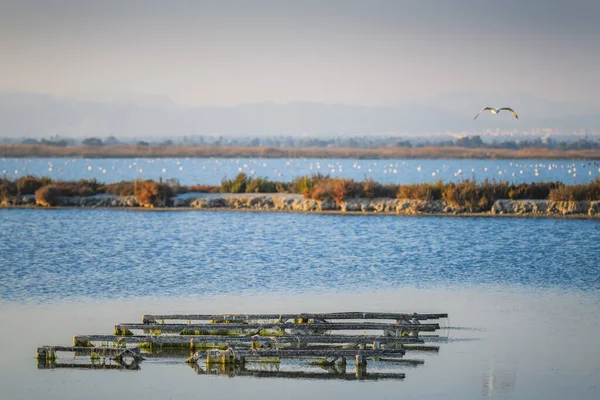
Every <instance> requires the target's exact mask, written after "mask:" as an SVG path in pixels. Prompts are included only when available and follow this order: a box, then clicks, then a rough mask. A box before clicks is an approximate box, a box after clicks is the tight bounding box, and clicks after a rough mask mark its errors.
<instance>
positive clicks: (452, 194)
mask: <svg viewBox="0 0 600 400" xmlns="http://www.w3.org/2000/svg"><path fill="white" fill-rule="evenodd" d="M481 197H482V196H480V191H479V188H478V187H477V183H476V182H475V180H474V179H473V180H465V181H462V182H459V183H453V182H450V183H449V184H448V185H447V186H446V188H445V190H444V191H443V193H442V199H443V200H445V201H446V202H447V203H448V204H451V205H453V206H455V207H461V208H464V209H466V210H467V211H470V212H474V211H478V210H479V208H480V207H479V204H480V200H481ZM485 201H486V202H487V199H486V200H485Z"/></svg>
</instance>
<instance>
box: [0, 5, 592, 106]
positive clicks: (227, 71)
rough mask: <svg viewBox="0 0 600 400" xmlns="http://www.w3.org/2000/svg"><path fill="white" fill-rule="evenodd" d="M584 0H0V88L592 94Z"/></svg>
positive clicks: (376, 98) (387, 95)
mask: <svg viewBox="0 0 600 400" xmlns="http://www.w3.org/2000/svg"><path fill="white" fill-rule="evenodd" d="M599 17H600V1H598V0H588V1H583V0H571V1H555V0H530V1H528V0H521V1H519V0H504V1H501V2H500V1H499V2H492V1H487V0H453V1H450V0H439V1H427V0H420V1H415V0H412V1H402V0H389V1H384V0H369V1H352V0H329V1H327V0H319V1H286V0H280V1H259V0H252V1H250V0H248V1H243V0H241V1H226V0H220V1H176V0H175V1H151V0H147V1H110V0H108V1H107V0H104V1H100V0H97V1H85V0H80V1H58V0H39V1H26V0H14V1H6V0H0V89H2V90H11V91H30V92H42V93H50V94H54V95H64V96H74V97H88V98H89V97H95V96H105V95H112V94H114V93H127V94H129V93H132V94H152V95H164V96H168V97H169V98H171V99H172V100H174V101H175V102H177V103H181V104H186V105H232V104H239V103H245V102H258V101H265V100H272V101H277V102H287V101H319V102H342V103H357V104H393V103H395V102H399V101H406V100H411V99H414V98H421V97H429V96H435V95H437V94H440V93H443V92H449V91H460V92H464V91H476V92H494V93H500V94H508V93H511V92H529V93H531V94H534V95H537V96H541V97H547V98H552V99H566V100H573V101H579V102H586V101H587V102H595V103H596V104H597V103H600V101H598V100H597V98H598V97H599V96H598V93H599V89H600V74H599V73H598V70H600V24H598V18H599Z"/></svg>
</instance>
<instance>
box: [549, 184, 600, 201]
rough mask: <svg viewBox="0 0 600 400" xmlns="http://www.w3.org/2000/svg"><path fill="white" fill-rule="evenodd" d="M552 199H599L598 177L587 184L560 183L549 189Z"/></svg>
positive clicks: (599, 185)
mask: <svg viewBox="0 0 600 400" xmlns="http://www.w3.org/2000/svg"><path fill="white" fill-rule="evenodd" d="M548 197H549V199H550V200H552V201H578V200H592V201H593V200H600V178H596V179H594V180H593V181H592V182H591V183H589V184H587V185H570V186H566V185H562V186H558V187H556V188H554V189H552V190H550V194H549V196H548Z"/></svg>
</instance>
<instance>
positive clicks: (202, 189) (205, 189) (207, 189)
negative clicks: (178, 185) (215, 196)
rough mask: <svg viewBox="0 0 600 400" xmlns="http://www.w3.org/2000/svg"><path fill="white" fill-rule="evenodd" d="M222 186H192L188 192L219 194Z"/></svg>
mask: <svg viewBox="0 0 600 400" xmlns="http://www.w3.org/2000/svg"><path fill="white" fill-rule="evenodd" d="M219 189H220V186H211V185H192V186H187V190H188V192H192V193H219Z"/></svg>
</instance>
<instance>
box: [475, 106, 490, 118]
mask: <svg viewBox="0 0 600 400" xmlns="http://www.w3.org/2000/svg"><path fill="white" fill-rule="evenodd" d="M486 110H493V108H492V107H484V108H482V109H481V111H479V112H478V113H477V115H476V116H475V118H473V119H477V117H479V114H481V113H482V112H484V111H486Z"/></svg>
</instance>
